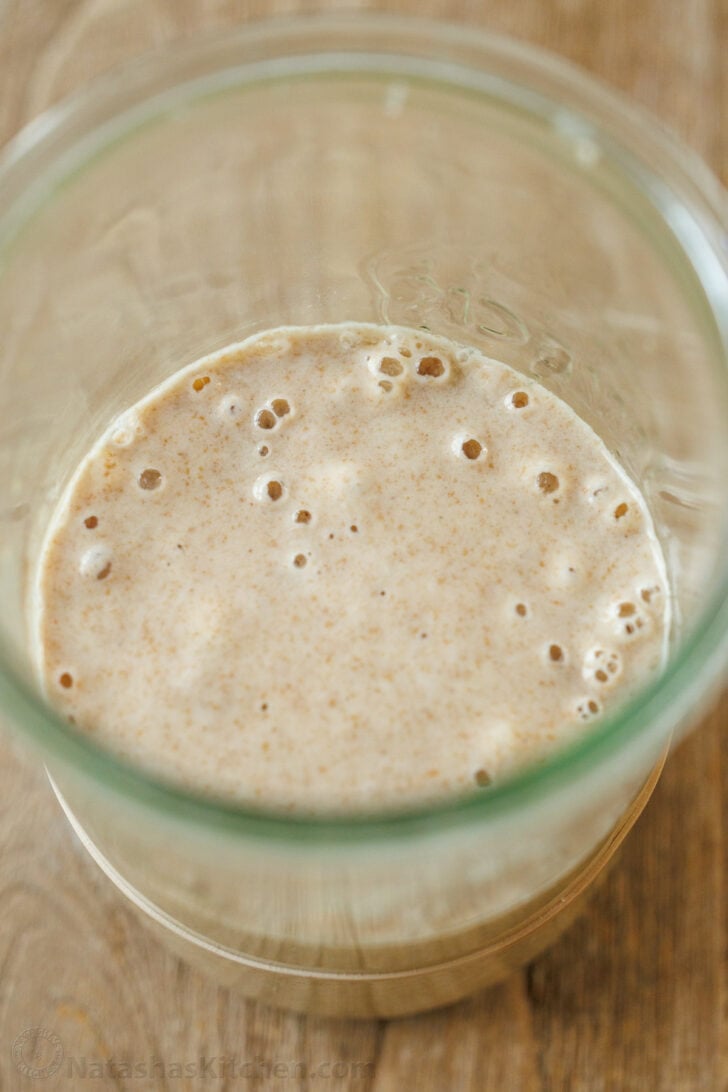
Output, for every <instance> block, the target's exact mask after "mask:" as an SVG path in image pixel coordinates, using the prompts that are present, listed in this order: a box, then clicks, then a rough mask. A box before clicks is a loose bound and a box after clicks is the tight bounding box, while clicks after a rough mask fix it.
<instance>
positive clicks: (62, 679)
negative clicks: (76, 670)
mask: <svg viewBox="0 0 728 1092" xmlns="http://www.w3.org/2000/svg"><path fill="white" fill-rule="evenodd" d="M58 681H59V683H60V684H61V686H62V687H63V689H64V690H70V689H71V687H72V686H73V675H69V673H68V672H67V671H64V672H63V674H62V675H60V676H59V678H58Z"/></svg>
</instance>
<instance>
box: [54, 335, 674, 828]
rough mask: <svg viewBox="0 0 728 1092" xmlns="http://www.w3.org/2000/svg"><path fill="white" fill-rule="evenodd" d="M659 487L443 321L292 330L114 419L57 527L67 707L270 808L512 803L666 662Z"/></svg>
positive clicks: (106, 732)
mask: <svg viewBox="0 0 728 1092" xmlns="http://www.w3.org/2000/svg"><path fill="white" fill-rule="evenodd" d="M666 590H667V588H666V580H665V572H664V566H663V561H662V557H661V554H660V550H659V547H658V544H657V541H656V539H655V536H654V533H653V530H652V525H651V522H650V518H649V516H648V514H647V511H646V509H645V506H644V502H643V500H642V498H641V496H640V494H639V492H638V491H637V489H636V487H635V486H634V485H633V484H632V483H631V482H630V480H629V479H628V478H627V477H626V475H625V474H624V472H623V471H622V470H621V469H620V467H619V466H618V465H617V464H616V463H615V461H614V460H613V459H612V458H611V457H610V455H609V454H608V452H607V450H606V449H605V447H604V445H603V444H602V442H601V441H600V440H599V439H598V438H597V436H596V435H595V434H594V433H593V432H592V431H591V430H590V429H589V428H588V427H587V426H586V424H584V422H582V421H581V420H580V419H579V418H577V417H576V416H575V414H574V413H573V412H572V411H571V410H570V409H569V408H568V407H567V406H566V405H565V404H564V403H563V402H561V401H560V400H559V399H558V398H556V397H555V396H554V395H553V394H551V393H549V392H548V391H546V390H545V389H543V388H542V387H541V386H539V385H537V384H535V383H532V382H530V381H529V380H527V379H525V378H524V377H523V376H522V375H519V374H518V373H516V372H515V371H513V370H512V369H510V368H509V367H507V366H505V365H504V364H501V363H498V362H497V361H494V360H491V359H488V358H486V357H485V356H483V355H482V354H480V353H479V352H476V351H475V350H473V349H467V348H462V347H460V346H457V345H455V344H453V343H452V342H450V341H446V340H443V339H439V338H435V337H433V336H431V335H430V334H427V333H425V332H423V331H419V330H407V329H404V328H401V327H378V326H371V325H360V324H356V325H354V324H350V325H343V326H316V327H302V328H290V329H284V330H277V331H273V332H271V333H267V334H263V335H259V336H256V337H253V338H251V339H250V340H248V341H246V342H244V343H242V344H241V345H237V346H234V347H232V348H230V349H228V350H225V351H224V352H221V353H219V354H217V355H214V356H210V357H208V358H206V359H204V360H202V361H199V362H198V363H196V364H195V365H193V366H192V367H190V368H186V369H184V370H183V371H181V372H179V373H178V374H177V375H175V376H173V377H172V378H171V379H170V380H169V381H168V382H166V383H165V384H164V385H163V386H161V387H158V388H157V389H155V390H154V391H152V392H151V393H150V394H149V395H148V396H147V397H146V398H145V399H144V400H143V401H142V402H140V403H139V404H138V405H136V406H135V407H133V408H132V409H131V410H129V411H128V412H127V413H126V414H124V415H123V417H122V418H120V419H118V420H117V421H115V422H114V423H113V425H112V426H111V427H110V429H109V430H108V431H107V432H106V434H105V435H104V436H103V437H102V439H101V440H100V441H99V442H98V444H97V445H96V446H95V447H94V448H93V450H92V451H91V452H90V453H89V454H88V456H87V457H86V458H85V460H84V461H83V463H82V464H81V466H80V467H79V468H78V471H77V473H76V475H75V477H74V478H73V481H72V482H71V484H70V487H69V489H68V491H67V492H66V494H65V497H64V499H63V501H62V503H61V505H60V507H59V509H58V511H57V514H56V516H55V518H54V521H53V523H52V526H51V528H50V531H49V534H48V538H47V542H46V546H45V550H44V554H43V558H42V562H41V566H40V571H39V578H38V587H37V591H38V603H37V612H36V617H37V624H38V630H37V632H38V642H37V648H38V656H39V662H40V667H41V670H42V674H43V677H44V681H45V685H46V688H47V692H48V694H49V696H50V698H51V699H52V700H53V702H54V703H56V704H57V705H58V706H59V707H60V709H61V710H63V711H64V712H65V713H66V714H67V715H68V717H69V719H73V721H74V722H75V723H77V724H78V725H79V726H80V727H81V728H83V729H84V730H85V731H87V732H89V733H92V734H93V735H94V736H96V737H97V738H98V739H99V741H102V742H103V743H104V744H106V745H108V747H109V748H111V749H112V750H113V751H114V752H116V753H118V754H120V755H122V756H124V757H125V758H127V759H129V760H132V761H134V762H137V763H141V764H143V765H144V766H145V767H146V768H151V769H152V770H154V771H156V772H157V773H160V774H163V775H164V776H165V777H167V778H170V779H172V780H174V781H176V782H178V783H181V784H182V785H184V786H192V787H194V788H196V789H198V790H202V791H206V792H210V793H214V794H216V795H223V796H225V797H227V798H232V799H234V800H242V801H245V800H252V801H256V802H259V803H264V804H266V805H269V806H274V807H281V806H282V807H285V808H293V809H304V810H310V809H319V810H328V809H336V808H339V809H340V808H344V809H351V808H369V807H376V806H378V805H391V804H395V805H402V804H406V803H411V802H415V801H422V800H425V799H431V798H433V797H437V796H443V795H445V794H448V793H457V792H462V791H463V790H465V789H468V788H472V789H473V790H474V791H487V790H488V786H489V785H490V784H492V783H493V782H494V781H497V780H498V779H500V778H503V777H504V775H507V774H508V772H509V771H511V770H512V769H513V768H514V767H517V766H521V765H523V764H524V763H527V762H529V761H531V760H537V759H539V758H541V757H542V756H543V755H544V754H545V753H546V752H547V751H548V750H549V749H551V748H553V747H554V746H555V745H557V744H558V743H559V742H560V741H566V740H569V739H571V738H572V737H573V736H574V735H575V734H579V733H583V732H585V731H588V730H589V727H590V725H589V722H590V721H592V720H593V719H594V718H596V717H599V715H600V714H601V713H602V711H603V710H604V709H605V708H606V707H607V706H608V705H609V704H610V703H613V702H614V701H615V700H617V698H618V697H623V696H624V694H625V692H627V691H629V689H630V688H632V687H634V686H635V684H637V683H639V682H642V681H643V680H644V678H645V676H646V675H647V674H649V673H650V672H652V671H654V670H655V669H656V668H657V667H658V666H659V664H660V663H661V660H662V656H663V648H664V642H665V635H666V627H667V596H666Z"/></svg>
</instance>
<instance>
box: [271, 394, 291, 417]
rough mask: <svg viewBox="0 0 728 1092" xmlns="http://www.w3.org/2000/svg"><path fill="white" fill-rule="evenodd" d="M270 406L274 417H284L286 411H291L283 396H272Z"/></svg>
mask: <svg viewBox="0 0 728 1092" xmlns="http://www.w3.org/2000/svg"><path fill="white" fill-rule="evenodd" d="M271 407H272V409H273V412H274V413H275V415H276V417H285V416H286V414H287V413H290V412H291V407H290V405H289V404H288V402H287V400H286V399H285V398H274V399H273V401H272V402H271Z"/></svg>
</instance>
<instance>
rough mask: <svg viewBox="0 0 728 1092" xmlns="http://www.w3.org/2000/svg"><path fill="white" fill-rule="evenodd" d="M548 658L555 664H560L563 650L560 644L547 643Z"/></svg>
mask: <svg viewBox="0 0 728 1092" xmlns="http://www.w3.org/2000/svg"><path fill="white" fill-rule="evenodd" d="M549 659H550V660H551V661H552V662H553V663H555V664H560V663H561V662H562V661H563V659H564V650H563V648H562V647H561V645H549Z"/></svg>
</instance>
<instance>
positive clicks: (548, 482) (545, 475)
mask: <svg viewBox="0 0 728 1092" xmlns="http://www.w3.org/2000/svg"><path fill="white" fill-rule="evenodd" d="M536 482H537V484H538V487H539V489H540V490H541V492H542V493H555V492H556V490H557V489H558V488H559V479H558V478H557V477H556V475H555V474H552V473H551V472H550V471H549V470H542V471H541V473H540V474H539V476H538V477H537V479H536Z"/></svg>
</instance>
